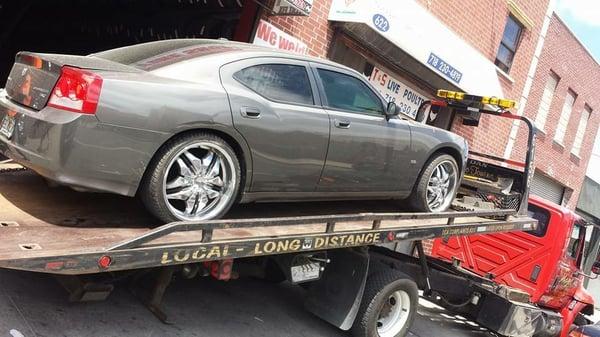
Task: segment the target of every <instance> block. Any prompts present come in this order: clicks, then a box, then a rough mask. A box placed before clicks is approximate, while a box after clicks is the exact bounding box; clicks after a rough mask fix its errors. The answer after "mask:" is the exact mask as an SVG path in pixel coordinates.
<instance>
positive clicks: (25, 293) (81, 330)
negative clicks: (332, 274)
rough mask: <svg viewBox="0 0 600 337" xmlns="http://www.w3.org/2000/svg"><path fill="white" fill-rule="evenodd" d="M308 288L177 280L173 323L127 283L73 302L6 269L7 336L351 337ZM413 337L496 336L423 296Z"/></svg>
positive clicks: (37, 277)
mask: <svg viewBox="0 0 600 337" xmlns="http://www.w3.org/2000/svg"><path fill="white" fill-rule="evenodd" d="M304 294H305V291H304V290H303V289H302V288H300V287H297V286H293V285H290V284H279V285H274V284H271V283H267V282H265V281H261V280H255V279H240V280H233V281H229V282H218V281H214V280H211V279H193V280H183V279H181V280H176V281H175V282H174V283H173V284H172V285H171V287H170V288H169V289H168V291H167V294H166V296H165V302H164V305H165V308H166V311H167V313H168V314H169V317H170V319H171V320H172V321H173V322H174V324H172V325H165V324H162V323H160V322H159V321H158V320H157V319H156V318H155V317H154V316H153V315H152V314H151V313H150V312H149V311H148V310H147V309H146V307H144V306H143V305H142V304H140V302H139V301H138V300H137V299H136V298H135V297H134V296H133V295H132V294H131V293H130V292H129V291H128V287H127V286H126V284H125V282H123V283H119V284H117V286H116V289H115V291H114V292H113V293H112V294H111V295H110V297H109V298H108V299H107V300H106V301H103V302H90V303H69V302H68V301H67V297H66V293H65V291H64V290H63V288H62V287H61V286H60V285H59V284H58V283H57V282H56V280H55V279H54V278H52V277H51V276H48V275H43V274H34V273H28V272H18V271H9V270H1V271H0V337H30V336H39V337H42V336H48V337H54V336H69V337H70V336H73V337H88V336H89V337H96V336H115V337H116V336H119V337H121V336H128V337H129V336H131V337H134V336H140V337H141V336H144V337H151V336H160V337H170V336H202V337H206V336H210V337H233V336H244V337H259V336H269V337H270V336H277V337H304V336H306V337H309V336H310V337H325V336H326V337H337V336H340V337H348V336H349V334H348V333H346V332H343V331H340V330H338V329H337V328H335V327H333V326H331V325H329V324H328V323H326V322H324V321H322V320H320V319H319V318H317V317H315V316H313V315H312V314H310V313H308V312H307V311H305V310H304V309H303V307H302V299H303V296H304ZM410 336H411V337H434V336H444V337H462V336H464V337H467V336H482V337H483V336H488V337H489V336H493V335H491V334H489V333H487V332H485V329H483V328H480V327H478V326H476V325H474V323H471V322H468V321H467V320H465V319H464V318H462V317H456V316H454V315H452V314H450V313H448V312H446V311H444V310H443V309H441V308H439V307H436V306H435V305H432V304H428V303H427V302H423V304H422V305H421V306H420V308H419V316H418V317H417V320H416V322H415V324H414V325H413V327H412V329H411V333H410Z"/></svg>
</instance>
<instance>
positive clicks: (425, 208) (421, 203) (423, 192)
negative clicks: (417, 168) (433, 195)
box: [408, 153, 460, 212]
mask: <svg viewBox="0 0 600 337" xmlns="http://www.w3.org/2000/svg"><path fill="white" fill-rule="evenodd" d="M444 161H448V162H449V163H451V165H452V166H453V167H454V170H455V173H456V183H455V186H454V188H453V189H452V191H451V192H450V194H451V195H452V199H453V198H454V197H455V195H456V191H457V189H458V185H459V184H460V171H459V168H458V164H457V163H456V160H455V159H454V157H452V156H451V155H449V154H445V153H437V154H434V155H433V156H432V157H431V158H430V159H429V160H428V161H427V163H426V164H425V166H424V169H423V170H422V171H421V175H420V176H419V179H418V180H417V182H416V184H415V186H414V188H413V192H412V194H411V196H410V197H409V199H408V202H409V204H410V206H411V207H412V208H413V209H414V210H415V211H419V212H443V211H445V210H447V209H448V207H450V204H448V205H446V206H445V207H443V208H442V209H432V208H431V207H430V206H429V204H428V202H427V185H428V183H429V178H430V177H431V175H432V173H433V171H434V170H435V168H436V167H437V166H438V165H439V164H440V163H442V162H444Z"/></svg>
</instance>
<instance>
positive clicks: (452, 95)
mask: <svg viewBox="0 0 600 337" xmlns="http://www.w3.org/2000/svg"><path fill="white" fill-rule="evenodd" d="M437 96H438V97H441V98H446V99H451V100H455V101H471V102H480V103H483V104H490V105H496V106H499V107H501V108H504V109H511V108H516V107H517V102H516V101H513V100H511V99H506V98H498V97H494V96H483V97H482V96H475V95H467V94H465V93H464V92H460V91H450V90H443V89H440V90H438V92H437Z"/></svg>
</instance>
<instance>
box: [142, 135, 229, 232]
mask: <svg viewBox="0 0 600 337" xmlns="http://www.w3.org/2000/svg"><path fill="white" fill-rule="evenodd" d="M240 181H241V170H240V164H239V160H238V158H237V156H236V154H235V152H234V151H233V149H232V148H231V146H229V144H227V142H225V141H224V140H223V139H221V138H220V137H218V136H216V135H213V134H211V133H207V132H194V133H188V134H185V135H183V136H181V137H177V138H175V139H173V140H170V141H169V142H168V143H166V144H165V145H164V146H163V147H162V148H161V149H160V150H159V151H158V153H157V154H156V155H155V158H154V159H153V160H152V162H151V163H150V165H149V166H148V168H147V171H146V176H145V178H144V180H143V181H142V184H141V188H140V197H141V199H142V201H143V203H144V204H145V206H146V208H147V209H148V210H149V211H150V212H151V213H152V214H154V215H155V216H156V217H157V218H158V219H160V220H162V221H164V222H165V223H168V222H173V221H199V220H210V219H218V218H220V217H222V216H223V215H225V214H226V213H227V211H228V210H229V209H230V208H231V206H232V205H233V204H234V202H235V201H236V199H237V196H238V191H239V186H240Z"/></svg>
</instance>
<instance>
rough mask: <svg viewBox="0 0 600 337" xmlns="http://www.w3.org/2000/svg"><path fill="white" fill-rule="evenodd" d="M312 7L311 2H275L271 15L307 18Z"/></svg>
mask: <svg viewBox="0 0 600 337" xmlns="http://www.w3.org/2000/svg"><path fill="white" fill-rule="evenodd" d="M312 6H313V0H276V1H275V4H274V5H273V14H274V15H301V16H309V15H310V12H311V11H312Z"/></svg>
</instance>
